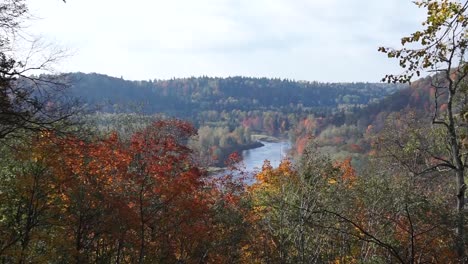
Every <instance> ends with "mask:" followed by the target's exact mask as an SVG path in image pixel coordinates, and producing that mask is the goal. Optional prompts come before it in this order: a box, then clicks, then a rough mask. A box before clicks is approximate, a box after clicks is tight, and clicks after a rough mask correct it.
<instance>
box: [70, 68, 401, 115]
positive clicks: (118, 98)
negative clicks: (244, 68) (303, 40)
mask: <svg viewBox="0 0 468 264" xmlns="http://www.w3.org/2000/svg"><path fill="white" fill-rule="evenodd" d="M68 77H69V79H70V82H71V84H72V87H71V92H72V94H73V95H74V96H76V97H78V98H80V99H81V100H82V101H83V102H85V103H88V104H90V105H99V106H100V110H101V111H105V112H132V111H139V112H143V113H158V112H164V113H166V114H169V115H173V116H179V117H185V116H190V115H192V113H193V112H194V111H207V110H216V111H223V110H224V111H231V110H243V111H250V110H281V111H284V112H296V111H311V112H315V113H318V112H323V113H326V112H329V111H330V110H331V109H335V108H337V107H338V106H340V105H361V104H368V103H369V102H372V101H376V100H377V99H380V98H383V97H385V96H387V95H389V94H390V93H392V92H394V91H395V90H396V89H398V88H399V87H398V86H396V85H389V84H376V83H319V82H303V81H300V82H298V81H291V80H284V79H268V78H247V77H229V78H211V77H198V78H195V77H192V78H184V79H171V80H149V81H127V80H124V79H122V78H114V77H110V76H106V75H101V74H95V73H92V74H84V73H71V74H69V75H68Z"/></svg>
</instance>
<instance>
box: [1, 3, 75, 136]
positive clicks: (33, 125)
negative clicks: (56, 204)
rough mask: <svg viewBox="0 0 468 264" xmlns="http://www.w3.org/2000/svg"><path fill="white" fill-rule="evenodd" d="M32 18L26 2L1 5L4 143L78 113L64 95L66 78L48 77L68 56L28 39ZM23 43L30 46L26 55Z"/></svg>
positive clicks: (53, 124) (60, 76)
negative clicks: (26, 28) (26, 30)
mask: <svg viewBox="0 0 468 264" xmlns="http://www.w3.org/2000/svg"><path fill="white" fill-rule="evenodd" d="M30 18H31V16H30V15H29V13H28V8H27V6H26V4H25V3H24V0H3V1H1V2H0V140H1V139H4V138H6V137H8V136H14V135H15V134H16V133H15V132H18V131H24V130H28V131H39V130H43V129H51V128H52V127H53V126H55V125H56V124H58V123H60V122H65V121H66V120H68V118H69V117H70V116H72V115H73V113H74V111H75V109H74V108H73V106H74V103H72V100H71V99H70V98H67V96H66V94H65V93H64V90H65V88H66V87H67V82H66V78H65V76H63V75H55V76H54V77H52V75H45V74H44V73H47V72H50V69H51V66H52V65H53V64H54V63H55V62H57V60H59V59H61V58H62V57H63V56H64V53H63V52H62V51H60V50H53V49H49V47H44V46H43V45H41V42H40V41H38V40H32V41H31V40H28V38H27V37H25V36H24V35H25V34H23V25H24V22H25V21H26V20H28V19H30ZM19 40H22V43H25V42H27V43H28V44H29V47H28V48H27V49H26V52H24V53H25V54H24V55H23V56H21V55H18V53H20V51H21V50H22V48H21V47H20V45H19V44H18V43H19V42H20V41H19ZM33 74H36V75H33ZM37 74H40V75H37Z"/></svg>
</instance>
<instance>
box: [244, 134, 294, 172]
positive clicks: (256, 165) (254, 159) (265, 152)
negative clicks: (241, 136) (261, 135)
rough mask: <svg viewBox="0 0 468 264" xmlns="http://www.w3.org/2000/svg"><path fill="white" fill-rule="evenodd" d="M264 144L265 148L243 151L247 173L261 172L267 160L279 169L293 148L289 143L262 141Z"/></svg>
mask: <svg viewBox="0 0 468 264" xmlns="http://www.w3.org/2000/svg"><path fill="white" fill-rule="evenodd" d="M262 144H264V145H265V146H263V147H260V148H256V149H249V150H244V151H242V157H243V165H244V166H245V170H246V171H247V172H255V171H259V170H261V169H262V166H263V162H264V161H265V160H269V161H270V163H271V165H272V166H273V167H278V165H279V164H280V162H281V160H282V159H283V158H284V157H285V156H286V155H287V153H288V151H289V149H290V148H291V144H290V143H289V141H281V142H275V143H272V142H263V141H262Z"/></svg>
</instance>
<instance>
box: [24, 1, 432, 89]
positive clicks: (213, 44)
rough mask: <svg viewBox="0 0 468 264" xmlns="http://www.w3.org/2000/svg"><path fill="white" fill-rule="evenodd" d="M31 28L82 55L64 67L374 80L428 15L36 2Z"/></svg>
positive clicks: (363, 7) (342, 6) (155, 74)
mask: <svg viewBox="0 0 468 264" xmlns="http://www.w3.org/2000/svg"><path fill="white" fill-rule="evenodd" d="M30 6H31V9H32V10H33V12H35V13H37V14H38V16H40V17H42V18H43V19H40V20H37V21H34V22H33V23H32V25H31V27H30V30H32V31H33V32H35V33H41V34H43V35H44V36H46V37H48V38H49V39H51V40H52V41H58V42H60V43H65V44H66V45H68V46H70V47H71V49H73V50H77V55H76V56H75V57H74V58H72V59H70V60H69V61H68V62H67V63H65V64H64V65H63V68H64V70H68V71H78V70H80V71H85V72H86V71H96V72H101V73H107V74H111V75H116V76H120V75H124V76H126V77H127V78H131V79H149V78H170V77H172V76H178V77H183V76H191V75H195V76H196V75H216V76H228V75H248V76H268V77H283V78H293V79H307V80H321V81H357V80H361V81H365V80H370V81H376V80H378V79H380V77H381V76H383V75H384V74H385V73H386V72H388V71H389V70H392V71H393V70H397V68H395V67H392V66H391V65H392V62H391V61H388V60H386V59H385V58H384V56H382V55H379V54H378V53H377V52H376V49H377V47H378V46H379V45H387V46H388V45H391V46H394V45H398V43H399V38H400V37H402V36H404V35H405V34H408V33H410V32H412V31H413V30H415V29H416V28H417V27H418V26H419V22H418V21H421V20H422V18H423V16H422V13H421V12H419V11H418V10H417V8H415V7H414V6H413V5H412V4H411V3H410V1H405V0H387V1H375V0H327V1H318V0H199V1H192V0H171V1H169V0H139V1H132V2H130V1H124V0H113V1H111V0H100V1H92V0H73V1H67V4H63V3H61V2H60V1H49V2H45V1H40V2H39V1H31V3H30Z"/></svg>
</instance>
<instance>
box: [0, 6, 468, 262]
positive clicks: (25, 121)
mask: <svg viewBox="0 0 468 264" xmlns="http://www.w3.org/2000/svg"><path fill="white" fill-rule="evenodd" d="M416 4H417V5H418V6H419V7H420V8H423V9H427V11H428V13H427V20H426V21H425V23H424V24H423V26H422V27H423V29H422V30H421V31H417V32H415V33H414V34H411V35H410V36H409V37H405V38H403V39H402V45H403V49H391V48H387V47H382V48H380V49H379V50H380V51H381V52H383V53H385V54H387V56H388V57H389V58H395V59H397V60H398V61H399V62H400V65H401V66H402V69H403V71H404V72H403V74H402V75H388V76H386V77H385V80H386V81H388V82H390V83H400V84H398V85H394V84H391V85H390V84H365V83H355V84H344V83H340V84H333V83H329V84H323V83H315V82H296V81H290V80H279V79H278V80H272V79H265V78H262V79H258V78H245V77H233V78H226V79H222V78H209V77H200V78H188V79H174V80H166V81H164V80H154V81H144V82H131V81H125V80H123V79H121V78H120V79H119V78H112V77H108V76H104V75H98V74H81V73H73V74H63V75H40V76H37V75H32V74H28V73H29V72H30V71H29V70H32V69H35V68H37V67H36V66H33V65H27V64H26V63H25V62H24V61H21V60H19V59H18V58H16V57H15V53H11V52H10V51H11V50H15V46H14V45H13V44H12V43H14V42H12V41H11V40H12V39H13V38H14V37H15V36H16V33H17V30H19V28H20V26H21V23H22V20H23V19H25V18H27V15H28V7H27V5H26V4H25V2H24V1H22V0H8V1H0V22H1V23H0V27H1V28H2V29H4V30H3V31H1V33H0V55H1V56H0V69H1V71H0V153H1V155H0V263H5V264H6V263H187V264H188V263H200V264H201V263H303V264H305V263H402V264H403V263H404V264H413V263H467V262H468V260H467V254H466V250H467V244H466V241H467V237H468V235H467V234H466V226H467V221H466V217H465V214H466V209H465V199H466V198H465V196H466V194H465V191H466V184H465V178H466V171H465V168H466V162H467V160H468V156H467V153H468V152H467V150H468V140H467V139H468V114H467V113H468V100H467V98H468V97H467V94H468V85H467V82H466V80H467V78H468V77H467V75H468V65H467V64H466V62H465V61H464V59H465V57H466V54H465V52H466V48H467V47H468V39H467V38H466V26H467V25H468V19H467V17H468V16H467V15H468V14H467V13H468V11H467V6H468V2H466V1H464V2H462V3H460V2H456V1H450V0H442V1H435V0H428V1H421V2H416ZM411 44H418V45H419V46H420V48H418V49H416V50H413V49H411V48H410V47H412V46H411ZM408 45H409V46H408ZM48 61H52V60H48ZM41 65H46V64H41ZM44 67H45V66H44ZM422 72H426V73H429V74H428V75H427V77H424V78H420V79H418V80H414V79H417V78H418V77H420V75H421V73H422ZM410 80H411V81H412V82H411V83H410V84H409V85H407V84H408V82H409V81H410ZM77 97H78V99H79V100H75V99H76V98H77ZM256 134H266V135H272V136H278V137H288V138H289V140H291V141H292V143H293V150H292V153H291V156H290V157H289V158H288V159H285V160H283V162H282V163H281V164H280V165H279V166H278V167H272V166H271V165H270V163H269V162H268V161H265V163H264V166H263V168H262V170H261V171H259V172H257V173H255V174H253V175H252V174H251V173H248V172H246V171H243V169H242V160H241V156H240V155H239V154H238V153H236V152H233V151H234V150H239V149H242V148H246V147H254V145H253V144H255V141H254V140H253V138H254V137H253V135H256ZM225 157H227V158H225ZM213 163H218V164H217V165H220V164H219V163H223V164H222V165H225V166H226V167H227V171H226V172H225V173H224V174H223V175H217V176H212V175H210V174H209V173H208V166H209V165H212V164H213ZM220 166H221V165H220Z"/></svg>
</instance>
